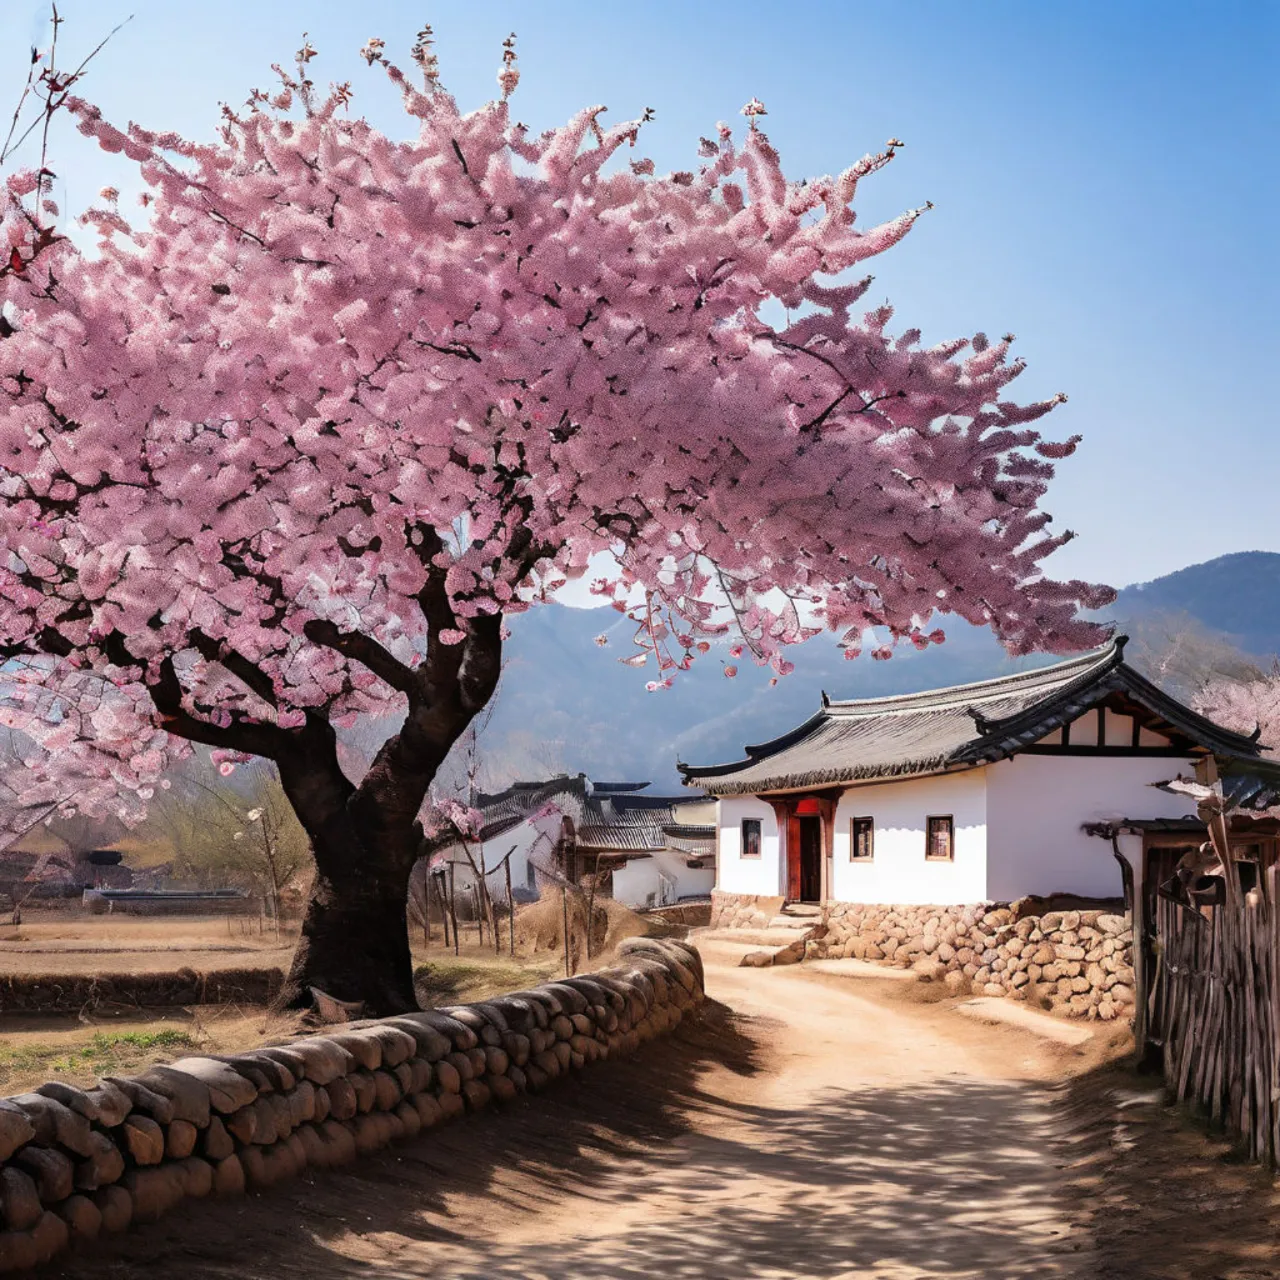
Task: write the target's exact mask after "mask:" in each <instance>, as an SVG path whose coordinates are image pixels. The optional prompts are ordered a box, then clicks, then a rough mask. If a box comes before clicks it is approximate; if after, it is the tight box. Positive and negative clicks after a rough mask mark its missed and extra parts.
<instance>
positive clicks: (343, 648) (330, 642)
mask: <svg viewBox="0 0 1280 1280" xmlns="http://www.w3.org/2000/svg"><path fill="white" fill-rule="evenodd" d="M302 633H303V635H305V636H306V637H307V639H308V640H310V641H311V643H312V644H318V645H322V646H323V647H324V648H326V649H332V650H334V651H335V652H336V653H340V654H342V656H343V657H345V658H351V659H353V660H354V661H356V662H358V663H360V664H361V665H362V666H364V667H367V668H368V669H369V670H370V671H372V672H373V674H374V675H375V676H377V677H378V679H379V680H381V681H382V682H383V683H384V684H388V685H390V686H391V688H393V689H395V690H398V691H399V692H400V693H406V694H407V693H412V692H413V690H414V689H415V688H416V685H417V680H416V677H415V674H414V672H413V669H412V668H411V667H408V666H406V665H405V663H403V662H401V661H400V659H399V658H397V657H396V656H395V654H393V653H392V652H391V651H390V650H389V649H386V648H384V647H383V646H382V645H381V644H379V643H378V641H376V640H375V639H374V638H373V637H372V636H367V635H364V634H362V633H361V632H358V631H339V630H338V628H337V626H336V625H335V624H334V623H332V622H330V621H329V620H328V619H327V618H312V619H310V620H309V621H308V622H307V623H306V624H305V625H304V626H303V628H302Z"/></svg>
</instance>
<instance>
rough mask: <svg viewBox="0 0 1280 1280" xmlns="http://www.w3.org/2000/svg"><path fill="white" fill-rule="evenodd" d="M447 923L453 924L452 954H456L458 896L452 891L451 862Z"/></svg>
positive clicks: (450, 864) (450, 865)
mask: <svg viewBox="0 0 1280 1280" xmlns="http://www.w3.org/2000/svg"><path fill="white" fill-rule="evenodd" d="M449 923H450V924H451V925H453V954H454V955H455V956H456V955H458V897H457V894H456V893H455V891H454V873H453V863H452V862H450V863H449Z"/></svg>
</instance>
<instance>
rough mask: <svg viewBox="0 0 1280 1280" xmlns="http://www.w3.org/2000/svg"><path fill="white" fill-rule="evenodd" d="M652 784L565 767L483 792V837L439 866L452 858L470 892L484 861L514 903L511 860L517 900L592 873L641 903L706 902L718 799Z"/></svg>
mask: <svg viewBox="0 0 1280 1280" xmlns="http://www.w3.org/2000/svg"><path fill="white" fill-rule="evenodd" d="M648 786H649V783H647V782H597V781H593V780H592V779H590V778H588V777H587V776H586V775H585V774H577V775H568V774H562V775H559V776H557V777H555V778H551V779H548V780H544V781H540V782H516V783H513V784H512V785H511V786H509V787H507V788H506V789H505V790H503V791H500V792H494V793H490V794H485V793H481V794H480V795H478V796H477V797H476V807H477V808H478V809H479V811H480V813H481V815H482V816H483V818H484V825H483V827H482V828H481V830H480V835H479V840H478V841H475V842H472V843H471V844H470V846H469V847H468V848H467V849H466V850H464V849H463V848H462V847H461V845H459V844H456V843H455V844H451V845H446V846H442V847H440V848H439V849H437V850H436V852H435V854H434V855H433V860H432V861H433V865H434V866H435V867H436V868H437V869H446V870H447V868H448V866H449V864H450V863H452V874H453V877H454V885H455V892H456V893H457V894H459V895H462V896H463V897H465V895H466V894H467V893H469V892H470V890H471V885H472V883H473V881H474V873H473V871H472V862H473V861H474V863H475V866H476V868H477V869H479V870H481V871H482V872H483V873H484V874H485V875H486V877H487V882H488V888H489V893H490V895H491V896H492V897H493V898H494V899H495V900H498V901H505V899H506V884H507V870H508V867H505V866H503V862H504V860H506V861H508V862H509V870H510V877H511V891H512V896H513V897H514V898H515V899H516V900H517V901H520V900H521V899H524V900H532V899H533V898H536V897H537V896H538V894H539V892H540V891H541V889H542V888H544V887H545V886H546V885H547V884H559V883H561V882H563V881H568V882H570V883H572V884H579V883H581V882H582V881H583V880H584V879H585V878H587V877H590V876H595V877H596V879H597V889H596V891H597V892H598V893H600V894H601V896H612V897H613V898H614V899H616V900H617V901H619V902H621V903H623V904H624V905H626V906H629V907H636V908H639V909H641V910H643V909H645V908H647V907H658V906H667V905H671V904H674V903H676V902H680V901H683V900H688V899H691V898H702V899H704V900H705V899H706V898H707V896H708V895H709V894H710V892H711V888H712V886H713V884H714V883H715V839H716V828H715V808H716V804H715V801H714V800H709V799H704V798H701V797H693V796H687V795H686V796H675V797H672V796H656V795H647V794H645V791H646V788H647V787H648ZM468 854H469V855H470V857H468Z"/></svg>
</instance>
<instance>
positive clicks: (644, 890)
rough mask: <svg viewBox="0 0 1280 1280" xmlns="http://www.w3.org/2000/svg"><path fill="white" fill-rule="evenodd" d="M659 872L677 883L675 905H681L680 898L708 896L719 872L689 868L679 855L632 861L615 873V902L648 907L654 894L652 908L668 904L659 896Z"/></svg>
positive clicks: (672, 899) (709, 869)
mask: <svg viewBox="0 0 1280 1280" xmlns="http://www.w3.org/2000/svg"><path fill="white" fill-rule="evenodd" d="M659 873H661V874H663V875H666V876H668V877H670V878H671V879H672V880H674V881H675V896H674V897H673V898H671V901H672V902H679V901H680V899H681V898H699V897H706V896H707V895H708V894H709V893H710V892H711V890H712V888H713V887H714V885H715V879H716V873H715V871H714V870H713V869H712V868H710V867H708V868H707V869H706V870H705V871H702V870H698V869H697V868H694V867H688V866H686V865H685V861H684V859H683V858H682V857H680V856H679V855H678V854H672V853H654V854H651V855H650V856H649V857H647V858H632V859H631V860H630V861H629V862H628V863H627V864H626V866H624V867H619V868H618V870H616V871H615V872H614V873H613V897H614V900H615V901H617V902H621V903H623V904H624V905H625V906H628V907H645V906H648V905H650V902H649V896H650V895H651V894H652V895H653V901H652V905H653V906H664V905H666V904H665V903H663V902H662V901H661V899H660V897H659V894H660V891H661V884H660V882H659V879H658V877H659Z"/></svg>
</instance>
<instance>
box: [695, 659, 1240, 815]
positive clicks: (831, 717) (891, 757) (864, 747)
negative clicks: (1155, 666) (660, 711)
mask: <svg viewBox="0 0 1280 1280" xmlns="http://www.w3.org/2000/svg"><path fill="white" fill-rule="evenodd" d="M1125 639H1126V638H1125V637H1124V636H1117V637H1116V638H1115V639H1114V640H1112V641H1111V642H1110V643H1109V644H1106V645H1104V646H1102V647H1101V648H1100V649H1094V650H1091V651H1090V652H1088V653H1084V654H1081V655H1079V656H1078V657H1075V658H1070V659H1068V660H1067V661H1065V662H1059V663H1055V664H1054V665H1053V666H1049V667H1041V668H1039V669H1037V670H1032V671H1020V672H1017V673H1015V674H1014V675H1009V676H1002V677H1000V678H998V679H995V680H983V681H980V682H978V683H976V684H964V685H953V686H951V687H950V688H945V689H931V690H927V691H925V692H923V693H908V694H898V695H895V696H892V697H885V698H864V699H858V700H852V701H844V702H840V701H832V700H830V699H828V698H826V696H825V695H824V696H823V705H822V707H821V709H820V710H819V711H818V712H817V713H816V714H815V715H813V716H811V717H810V718H809V719H808V720H806V721H805V722H804V724H802V725H800V726H799V727H797V728H795V729H793V730H792V731H791V732H790V733H786V734H783V735H782V736H781V737H778V738H775V739H773V741H771V742H766V743H762V744H761V745H760V746H755V747H748V748H747V757H746V759H745V760H740V761H736V762H733V763H730V764H718V765H701V766H698V765H684V764H681V765H679V766H678V767H679V769H680V772H681V773H682V774H683V776H684V779H685V784H686V785H692V786H699V787H701V788H702V789H703V790H704V791H706V792H708V793H710V794H712V795H735V794H738V795H740V794H752V793H756V792H761V791H784V790H788V789H793V790H794V789H800V788H812V787H820V786H824V785H833V784H839V783H847V782H856V781H862V780H870V779H877V778H894V777H906V776H912V775H920V774H929V773H939V772H943V771H945V770H950V769H957V768H965V767H971V766H974V765H979V764H986V763H990V762H991V761H994V760H999V759H1002V758H1004V757H1007V756H1010V755H1013V754H1015V753H1016V752H1017V751H1020V750H1023V749H1024V748H1026V747H1028V746H1030V745H1031V744H1032V743H1035V742H1037V741H1038V740H1039V739H1041V738H1043V737H1045V736H1046V735H1048V734H1050V733H1052V732H1053V730H1054V729H1057V728H1060V727H1061V726H1062V725H1063V724H1066V723H1067V722H1069V721H1071V720H1074V719H1075V718H1076V717H1077V716H1079V715H1080V714H1082V713H1083V712H1084V711H1086V710H1088V709H1089V708H1090V707H1093V706H1096V705H1097V704H1098V703H1100V702H1103V701H1105V700H1106V699H1107V698H1109V697H1111V696H1113V695H1122V696H1123V697H1124V698H1125V699H1126V700H1127V701H1129V702H1133V703H1137V704H1139V705H1141V706H1142V707H1144V708H1146V709H1147V710H1148V711H1149V712H1150V713H1151V714H1152V716H1154V717H1156V718H1157V719H1158V720H1160V721H1161V722H1163V723H1164V724H1165V725H1167V726H1168V727H1169V729H1171V730H1172V731H1174V732H1175V734H1176V735H1177V736H1179V737H1181V738H1182V739H1184V740H1185V741H1186V742H1187V743H1189V744H1191V745H1190V746H1189V747H1188V750H1191V749H1193V748H1194V749H1198V750H1200V751H1211V752H1213V753H1214V754H1215V755H1219V756H1222V757H1226V758H1230V759H1236V760H1246V761H1248V760H1252V759H1254V758H1256V757H1257V756H1258V754H1259V744H1258V741H1257V737H1256V735H1255V736H1254V737H1245V736H1244V735H1242V734H1238V733H1233V732H1231V731H1230V730H1228V729H1224V728H1222V727H1221V726H1220V725H1216V724H1214V723H1213V722H1212V721H1210V720H1206V719H1205V718H1204V717H1203V716H1200V715H1198V714H1196V712H1194V711H1192V710H1191V709H1190V708H1189V707H1186V706H1184V705H1183V704H1182V703H1180V702H1178V701H1177V700H1176V699H1174V698H1171V697H1170V696H1169V695H1168V694H1166V693H1164V692H1163V691H1161V690H1160V689H1159V688H1157V687H1156V686H1155V685H1153V684H1152V683H1151V682H1150V681H1149V680H1146V679H1145V678H1144V677H1143V676H1141V675H1139V674H1138V673H1137V672H1136V671H1134V670H1133V668H1132V667H1129V666H1126V665H1125V663H1124V661H1123V655H1124V645H1125Z"/></svg>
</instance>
